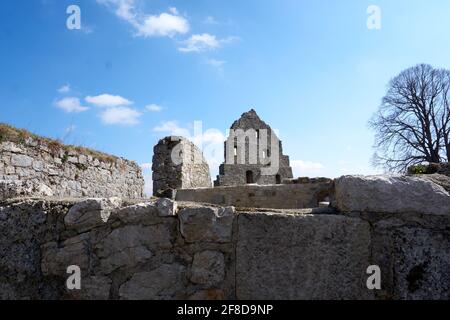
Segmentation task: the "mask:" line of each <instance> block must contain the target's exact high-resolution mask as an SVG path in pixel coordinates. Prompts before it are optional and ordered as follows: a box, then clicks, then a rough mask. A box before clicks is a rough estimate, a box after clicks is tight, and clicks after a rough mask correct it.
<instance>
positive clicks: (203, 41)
mask: <svg viewBox="0 0 450 320" xmlns="http://www.w3.org/2000/svg"><path fill="white" fill-rule="evenodd" d="M237 40H239V38H238V37H228V38H224V39H217V37H216V36H215V35H212V34H209V33H202V34H194V35H192V36H191V37H190V38H189V39H187V40H185V41H182V42H181V44H182V46H180V47H179V48H178V50H179V51H181V52H201V51H208V50H215V49H218V48H220V47H222V46H223V45H224V44H228V43H232V42H234V41H237Z"/></svg>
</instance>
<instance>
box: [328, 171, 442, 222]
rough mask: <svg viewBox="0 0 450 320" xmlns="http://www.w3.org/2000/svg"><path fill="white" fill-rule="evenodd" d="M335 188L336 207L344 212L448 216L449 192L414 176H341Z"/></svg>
mask: <svg viewBox="0 0 450 320" xmlns="http://www.w3.org/2000/svg"><path fill="white" fill-rule="evenodd" d="M335 188H336V195H335V197H336V199H335V206H336V208H337V209H339V210H340V211H343V212H352V211H360V212H361V211H367V212H386V213H405V212H420V213H424V214H438V215H448V214H450V195H449V193H448V192H447V191H446V190H445V189H444V188H443V187H441V186H439V185H437V184H435V183H433V182H431V181H428V180H425V179H421V178H417V177H408V176H344V177H341V178H338V179H336V181H335Z"/></svg>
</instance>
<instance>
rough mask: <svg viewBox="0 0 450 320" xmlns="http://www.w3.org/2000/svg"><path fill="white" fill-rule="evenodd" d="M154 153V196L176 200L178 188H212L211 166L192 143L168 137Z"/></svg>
mask: <svg viewBox="0 0 450 320" xmlns="http://www.w3.org/2000/svg"><path fill="white" fill-rule="evenodd" d="M153 152H154V154H153V165H152V170H153V195H154V196H156V197H169V198H173V197H174V196H175V192H176V190H177V189H191V188H211V185H212V183H211V175H210V173H209V166H208V163H207V162H206V160H205V159H204V157H203V154H202V152H201V151H200V149H199V148H197V147H196V146H195V145H194V144H193V143H192V142H190V141H189V140H187V139H185V138H183V137H176V136H170V137H165V138H163V139H161V140H159V142H158V144H157V145H156V146H155V147H154V149H153Z"/></svg>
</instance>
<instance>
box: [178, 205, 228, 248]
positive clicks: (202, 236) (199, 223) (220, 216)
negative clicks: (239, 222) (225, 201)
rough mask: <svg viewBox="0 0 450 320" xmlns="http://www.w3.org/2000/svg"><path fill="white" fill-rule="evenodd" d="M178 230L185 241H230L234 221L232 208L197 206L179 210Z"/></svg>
mask: <svg viewBox="0 0 450 320" xmlns="http://www.w3.org/2000/svg"><path fill="white" fill-rule="evenodd" d="M179 217H180V231H181V234H182V235H183V237H184V239H185V240H186V242H199V241H217V242H230V241H231V236H232V228H233V221H234V217H235V215H234V208H225V209H221V210H218V209H217V208H208V207H199V208H186V209H182V210H181V211H180V212H179Z"/></svg>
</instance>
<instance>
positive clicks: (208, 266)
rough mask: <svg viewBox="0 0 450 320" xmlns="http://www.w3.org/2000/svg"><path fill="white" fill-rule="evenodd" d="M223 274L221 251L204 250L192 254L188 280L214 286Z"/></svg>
mask: <svg viewBox="0 0 450 320" xmlns="http://www.w3.org/2000/svg"><path fill="white" fill-rule="evenodd" d="M224 276H225V261H224V256H223V253H221V252H218V251H211V250H206V251H202V252H198V253H196V254H195V255H194V261H193V263H192V268H191V276H190V280H191V281H192V282H193V283H197V284H204V285H207V286H214V285H216V284H218V283H220V282H221V281H222V280H223V278H224Z"/></svg>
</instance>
